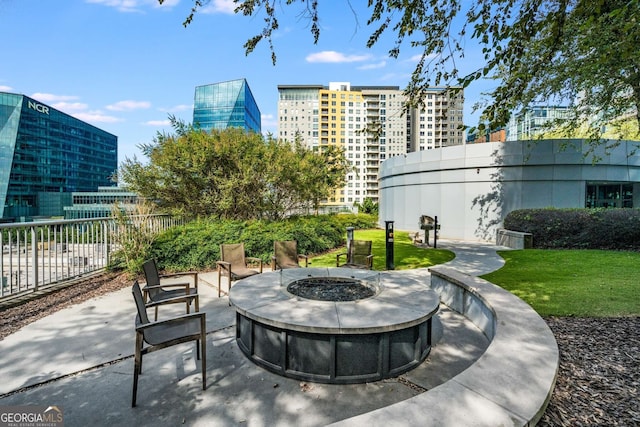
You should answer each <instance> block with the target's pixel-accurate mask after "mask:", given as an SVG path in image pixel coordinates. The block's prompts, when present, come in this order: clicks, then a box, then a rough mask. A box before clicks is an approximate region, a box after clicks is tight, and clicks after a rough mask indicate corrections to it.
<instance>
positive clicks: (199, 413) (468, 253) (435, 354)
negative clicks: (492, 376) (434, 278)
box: [0, 241, 518, 426]
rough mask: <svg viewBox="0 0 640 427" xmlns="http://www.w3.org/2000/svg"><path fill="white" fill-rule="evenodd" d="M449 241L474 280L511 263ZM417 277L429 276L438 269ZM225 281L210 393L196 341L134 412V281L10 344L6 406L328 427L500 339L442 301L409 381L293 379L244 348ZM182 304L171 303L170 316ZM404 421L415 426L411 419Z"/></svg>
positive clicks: (416, 390)
mask: <svg viewBox="0 0 640 427" xmlns="http://www.w3.org/2000/svg"><path fill="white" fill-rule="evenodd" d="M440 247H442V248H448V249H451V250H453V251H454V252H455V253H456V259H455V260H454V261H452V262H451V263H448V265H449V266H451V267H453V268H455V269H456V270H458V271H462V272H465V273H468V274H470V275H478V274H482V273H484V272H489V271H493V270H495V269H497V268H499V267H500V266H501V265H502V260H501V258H500V257H498V256H497V254H496V253H495V251H496V249H504V248H497V247H494V246H491V245H482V244H475V243H466V242H447V241H442V242H440ZM398 273H399V274H403V273H402V272H398ZM408 273H410V274H413V275H420V276H424V277H425V280H429V272H428V271H427V270H426V269H423V270H413V271H411V272H408ZM217 285H218V284H217V277H216V275H215V273H203V274H201V275H200V283H199V289H200V294H201V297H200V298H201V300H200V307H201V311H205V312H206V313H207V332H208V340H207V346H208V347H207V389H206V390H204V391H203V390H202V388H201V382H200V375H199V365H197V364H196V361H195V360H194V346H192V345H188V344H185V345H181V346H176V347H172V348H169V349H165V350H162V351H159V352H155V353H152V354H150V355H147V356H145V358H144V369H143V375H142V376H141V377H140V383H139V390H138V406H137V407H136V408H131V385H132V374H133V357H132V355H133V350H134V330H133V319H134V313H135V308H134V304H133V298H132V297H131V291H130V289H128V288H125V289H122V290H120V291H117V292H113V293H111V294H108V295H104V296H102V297H100V298H96V299H93V300H90V301H87V302H85V303H82V304H78V305H76V306H72V307H70V308H67V309H63V310H61V311H59V312H57V313H54V314H53V315H51V316H48V317H46V318H44V319H41V320H39V321H37V322H35V323H33V324H30V325H28V326H27V327H25V328H23V329H22V330H20V331H18V332H17V333H15V334H12V335H10V336H8V337H7V338H6V339H4V340H3V341H0V354H2V358H1V360H0V376H1V377H2V379H3V381H2V382H1V383H0V406H10V405H57V406H58V407H61V408H62V409H63V411H64V421H65V425H67V426H87V425H110V426H131V425H182V424H184V425H193V426H200V425H202V426H205V425H206V426H211V425H215V426H234V425H247V426H273V425H296V426H321V425H327V424H331V423H335V422H340V421H342V420H347V419H349V418H351V417H354V416H357V415H361V414H366V413H369V412H371V411H374V410H384V408H388V407H391V405H394V404H396V403H398V402H403V401H407V399H411V398H413V397H415V396H417V395H420V394H422V393H424V392H425V391H427V390H431V389H433V388H434V387H436V386H438V385H441V384H443V383H445V382H447V381H449V380H450V379H451V378H453V377H455V376H456V375H458V374H460V373H461V372H463V371H465V370H466V369H467V368H469V367H470V366H471V365H472V364H473V363H474V362H475V361H476V360H478V358H479V357H481V355H482V354H483V353H484V352H485V350H486V349H487V347H488V346H489V344H490V342H489V340H488V339H487V337H486V336H485V335H484V334H483V332H482V331H481V330H480V329H478V328H477V327H476V326H475V325H474V324H473V323H472V322H470V321H469V320H468V319H467V318H466V317H464V316H462V315H460V314H458V313H456V312H455V311H452V310H450V309H448V307H447V306H444V305H441V310H440V312H439V313H438V315H437V316H436V317H434V340H433V349H432V351H431V354H430V355H429V357H428V358H427V360H426V361H425V362H424V363H422V364H421V365H420V366H419V367H418V368H416V369H414V370H412V371H410V372H407V373H405V374H404V375H402V376H400V377H399V378H391V379H388V380H383V381H378V382H374V383H367V384H356V385H331V384H317V383H310V382H301V381H297V380H292V379H287V378H284V377H281V376H278V375H276V374H273V373H270V372H268V371H266V370H264V369H262V368H260V367H258V366H256V365H254V364H253V363H252V362H250V361H249V360H248V359H247V358H246V357H245V356H244V355H243V354H242V353H241V351H240V350H239V349H238V347H237V344H236V343H235V328H234V325H235V311H234V309H233V308H232V307H230V306H229V304H228V298H226V297H223V298H218V297H217ZM223 289H224V287H223ZM181 310H183V307H182V306H180V305H176V306H174V307H162V308H161V317H162V316H163V315H169V314H171V313H172V312H173V313H179V312H181ZM450 403H451V404H454V403H455V402H450ZM442 404H443V405H447V402H443V403H442ZM445 409H446V408H445ZM507 409H508V408H507ZM487 410H488V411H491V410H492V409H491V408H487ZM497 410H499V411H503V410H504V408H499V409H497ZM468 421H469V424H470V425H473V424H475V425H486V424H483V423H482V422H479V423H476V422H475V421H476V420H468ZM517 423H518V422H517V421H514V425H517ZM347 424H348V423H347ZM352 424H353V423H352ZM389 424H390V423H389V422H385V423H384V425H389ZM409 424H412V425H427V424H429V422H428V421H427V420H424V419H415V420H413V422H410V423H409ZM353 425H355V424H353ZM391 425H393V423H391ZM397 425H408V424H407V420H406V419H405V420H404V421H402V422H400V420H398V424H397Z"/></svg>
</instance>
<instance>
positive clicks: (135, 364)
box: [131, 333, 142, 408]
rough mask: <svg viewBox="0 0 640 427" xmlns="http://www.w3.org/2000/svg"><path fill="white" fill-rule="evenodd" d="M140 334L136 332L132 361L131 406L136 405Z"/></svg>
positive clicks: (140, 358) (140, 360) (139, 367)
mask: <svg viewBox="0 0 640 427" xmlns="http://www.w3.org/2000/svg"><path fill="white" fill-rule="evenodd" d="M141 350H142V336H141V334H139V333H136V351H135V356H134V362H133V392H132V395H131V407H132V408H134V407H135V406H136V398H137V396H138V375H140V372H141V371H142V351H141Z"/></svg>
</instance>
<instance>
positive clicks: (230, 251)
mask: <svg viewBox="0 0 640 427" xmlns="http://www.w3.org/2000/svg"><path fill="white" fill-rule="evenodd" d="M250 265H251V266H257V267H249V266H250ZM216 266H217V268H218V297H220V293H221V291H222V277H223V276H225V277H227V278H228V279H229V290H231V282H233V281H235V280H240V279H244V278H246V277H250V276H253V275H254V274H260V273H262V260H261V259H260V258H254V257H247V256H245V252H244V243H230V244H221V245H220V261H216ZM256 268H257V270H256Z"/></svg>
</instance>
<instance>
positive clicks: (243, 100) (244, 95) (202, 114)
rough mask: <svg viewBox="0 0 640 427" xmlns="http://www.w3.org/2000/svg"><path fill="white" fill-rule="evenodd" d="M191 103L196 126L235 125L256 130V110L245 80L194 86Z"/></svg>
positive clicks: (213, 127) (209, 127)
mask: <svg viewBox="0 0 640 427" xmlns="http://www.w3.org/2000/svg"><path fill="white" fill-rule="evenodd" d="M193 105H194V107H193V125H194V127H196V128H200V129H204V130H206V131H211V130H212V129H226V128H228V127H236V128H244V129H246V130H251V131H254V132H256V133H260V130H261V127H262V126H261V121H260V109H259V108H258V104H256V100H255V99H254V98H253V94H252V93H251V89H250V88H249V84H248V83H247V80H246V79H238V80H230V81H228V82H221V83H214V84H210V85H204V86H197V87H196V93H195V98H194V104H193Z"/></svg>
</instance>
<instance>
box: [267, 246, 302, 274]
mask: <svg viewBox="0 0 640 427" xmlns="http://www.w3.org/2000/svg"><path fill="white" fill-rule="evenodd" d="M273 253H274V256H275V257H276V266H277V267H280V268H295V267H300V264H299V263H298V242H296V241H295V240H285V241H276V242H273Z"/></svg>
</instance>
